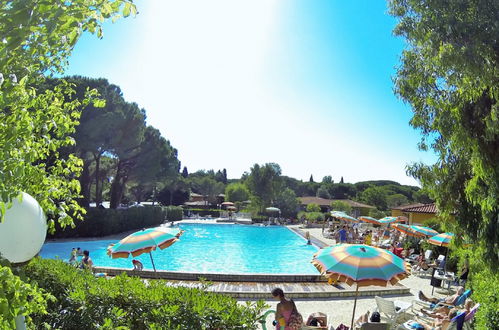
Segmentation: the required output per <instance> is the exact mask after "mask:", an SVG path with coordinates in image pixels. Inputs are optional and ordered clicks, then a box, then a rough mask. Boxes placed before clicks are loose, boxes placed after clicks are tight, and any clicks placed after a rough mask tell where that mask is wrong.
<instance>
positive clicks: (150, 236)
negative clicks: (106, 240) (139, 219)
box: [107, 227, 183, 271]
mask: <svg viewBox="0 0 499 330" xmlns="http://www.w3.org/2000/svg"><path fill="white" fill-rule="evenodd" d="M182 233H183V230H180V229H179V228H166V227H155V228H147V229H143V230H140V231H137V232H135V233H133V234H131V235H128V236H127V237H125V238H123V239H122V240H121V241H119V242H118V243H116V244H111V245H109V247H108V248H107V254H108V255H109V256H110V257H112V258H113V259H116V258H128V256H129V255H130V254H131V255H132V256H134V257H136V256H139V255H141V254H142V253H149V254H150V253H151V251H154V250H156V248H157V247H159V248H160V249H166V248H167V247H169V246H170V245H172V244H173V243H175V242H176V241H178V238H179V237H180V235H182ZM150 256H151V262H152V264H153V268H154V271H156V267H155V266H154V261H153V260H152V255H150Z"/></svg>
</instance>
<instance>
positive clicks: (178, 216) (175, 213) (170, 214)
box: [163, 206, 184, 221]
mask: <svg viewBox="0 0 499 330" xmlns="http://www.w3.org/2000/svg"><path fill="white" fill-rule="evenodd" d="M163 210H165V211H166V219H167V220H168V221H180V220H182V218H183V217H184V210H183V209H182V208H181V207H180V206H167V207H164V208H163Z"/></svg>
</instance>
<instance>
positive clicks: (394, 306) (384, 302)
mask: <svg viewBox="0 0 499 330" xmlns="http://www.w3.org/2000/svg"><path fill="white" fill-rule="evenodd" d="M374 299H375V300H376V305H377V307H378V312H379V313H380V314H381V315H384V316H385V317H386V318H387V319H388V323H389V324H394V323H395V322H396V321H397V320H398V318H399V317H400V316H401V315H404V314H405V312H406V311H407V310H408V309H409V308H410V307H411V303H406V302H402V301H396V302H393V301H391V300H388V299H384V298H381V297H378V296H375V297H374Z"/></svg>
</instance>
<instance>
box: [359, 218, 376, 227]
mask: <svg viewBox="0 0 499 330" xmlns="http://www.w3.org/2000/svg"><path fill="white" fill-rule="evenodd" d="M359 220H360V221H364V222H369V223H374V224H375V225H379V224H380V223H379V220H378V219H375V218H371V217H359Z"/></svg>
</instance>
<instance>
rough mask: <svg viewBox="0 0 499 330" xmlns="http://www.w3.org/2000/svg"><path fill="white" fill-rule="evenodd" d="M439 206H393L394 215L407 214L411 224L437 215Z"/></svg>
mask: <svg viewBox="0 0 499 330" xmlns="http://www.w3.org/2000/svg"><path fill="white" fill-rule="evenodd" d="M437 213H438V210H437V206H436V205H435V203H430V204H422V203H416V204H409V205H402V206H397V207H394V208H392V217H398V216H406V217H407V219H409V224H413V223H423V222H424V221H425V220H428V219H432V218H436V217H437Z"/></svg>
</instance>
